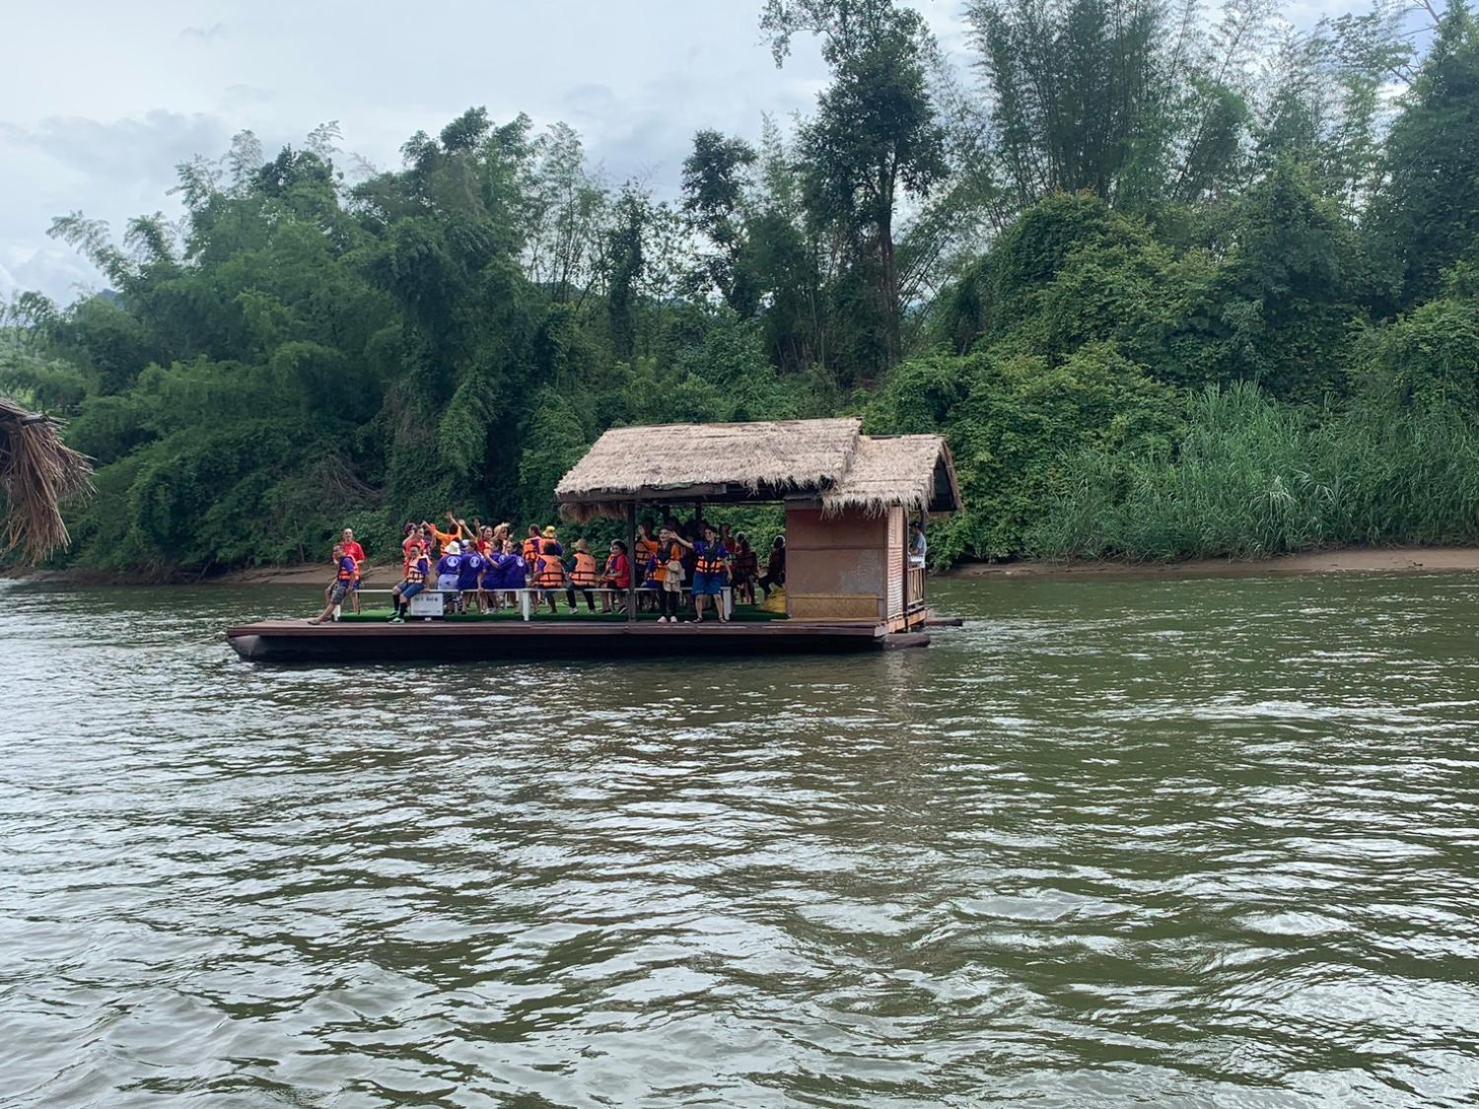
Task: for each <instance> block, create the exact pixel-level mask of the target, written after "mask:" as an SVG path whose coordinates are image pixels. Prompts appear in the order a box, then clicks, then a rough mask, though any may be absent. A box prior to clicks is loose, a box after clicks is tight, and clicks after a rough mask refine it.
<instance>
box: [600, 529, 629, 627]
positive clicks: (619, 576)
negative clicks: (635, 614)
mask: <svg viewBox="0 0 1479 1109" xmlns="http://www.w3.org/2000/svg"><path fill="white" fill-rule="evenodd" d="M601 584H602V585H603V586H605V587H606V588H607V589H613V590H615V591H616V600H615V603H614V604H613V603H612V594H610V593H602V594H601V610H602V611H603V612H610V611H612V609H613V608H615V609H617V610H619V611H622V612H625V611H626V607H627V591H628V590H629V589H631V587H632V560H631V559H630V558H629V557H628V556H627V545H626V544H625V543H623V542H622V541H621V540H620V539H613V540H612V541H611V553H610V554H609V555H608V556H607V557H606V565H605V567H604V568H603V569H602V571H601Z"/></svg>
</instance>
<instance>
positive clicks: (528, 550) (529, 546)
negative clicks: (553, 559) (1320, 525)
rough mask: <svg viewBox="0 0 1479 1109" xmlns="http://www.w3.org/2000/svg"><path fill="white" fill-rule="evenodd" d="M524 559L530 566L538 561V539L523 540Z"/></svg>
mask: <svg viewBox="0 0 1479 1109" xmlns="http://www.w3.org/2000/svg"><path fill="white" fill-rule="evenodd" d="M524 561H525V562H527V563H528V564H529V565H530V566H533V565H534V564H535V563H536V562H538V561H539V540H538V539H525V540H524Z"/></svg>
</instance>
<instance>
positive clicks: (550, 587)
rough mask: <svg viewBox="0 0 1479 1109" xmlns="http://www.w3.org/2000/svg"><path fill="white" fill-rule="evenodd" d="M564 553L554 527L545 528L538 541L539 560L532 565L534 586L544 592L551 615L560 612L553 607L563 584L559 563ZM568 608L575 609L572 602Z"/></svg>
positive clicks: (562, 568) (561, 564)
mask: <svg viewBox="0 0 1479 1109" xmlns="http://www.w3.org/2000/svg"><path fill="white" fill-rule="evenodd" d="M564 553H565V548H564V547H562V546H560V541H559V538H558V536H557V533H556V532H555V529H554V526H553V525H551V526H550V527H547V528H545V529H544V534H543V535H541V536H540V539H539V558H538V559H537V560H536V562H535V563H534V585H535V586H536V587H537V588H539V589H542V590H544V599H545V600H546V601H548V602H549V610H550V612H552V613H553V612H559V611H560V610H559V608H558V607H556V605H555V594H556V593H557V592H558V591H559V590H560V589H561V587H563V586H564V584H565V564H564V563H563V562H561V561H560V558H561V556H563V555H564ZM570 607H571V609H574V608H575V603H574V602H573V601H572V602H571V604H570Z"/></svg>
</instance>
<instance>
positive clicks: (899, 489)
mask: <svg viewBox="0 0 1479 1109" xmlns="http://www.w3.org/2000/svg"><path fill="white" fill-rule="evenodd" d="M938 467H944V471H945V473H944V475H943V476H944V477H945V480H946V482H947V483H948V484H949V486H950V489H949V490H948V500H949V502H950V504H951V505H952V507H954V506H955V504H956V503H957V502H958V499H959V498H958V495H957V493H956V491H955V473H954V464H953V463H952V462H951V460H950V452H949V450H948V449H947V448H946V446H945V441H944V440H943V439H941V438H940V437H939V436H938V435H899V436H894V437H891V438H884V439H877V438H872V437H870V436H866V435H864V436H862V437H861V441H860V442H859V444H858V452H857V454H855V455H854V456H853V460H852V465H851V466H849V467H848V470H847V472H846V473H845V474H844V475H843V476H842V479H841V480H840V481H838V482H837V483H836V484H835V485H833V486H832V487H831V488H829V489H827V490H825V491H824V492H823V493H822V511H823V512H824V513H826V514H828V515H835V514H836V513H839V512H844V511H846V510H848V509H861V510H862V511H864V512H867V513H869V514H871V515H875V516H877V515H881V514H883V513H884V512H886V511H887V510H888V509H889V507H890V506H891V505H902V506H903V507H904V508H906V509H908V510H910V511H911V512H913V511H919V512H923V511H926V510H927V509H928V508H929V507H930V504H931V502H932V501H934V500H935V499H936V488H935V486H936V480H935V472H936V469H937V468H938ZM942 492H945V491H942Z"/></svg>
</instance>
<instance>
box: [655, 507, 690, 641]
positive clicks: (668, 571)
mask: <svg viewBox="0 0 1479 1109" xmlns="http://www.w3.org/2000/svg"><path fill="white" fill-rule="evenodd" d="M657 541H658V544H659V548H658V552H657V575H656V576H657V580H658V581H659V582H661V583H662V591H661V592H660V593H659V594H658V600H659V601H660V602H661V603H662V608H661V609H660V610H659V611H660V612H661V613H662V615H660V616H659V617H658V618H657V622H658V623H659V624H676V623H678V608H679V606H680V604H681V603H682V600H683V580H684V578H685V577H686V576H687V571H686V570H685V569H684V568H683V556H684V554H685V553H688V552H691V551H692V550H693V544H692V543H690V542H689V541H688V540H687V539H684V538H683V536H681V535H679V534H678V531H677V529H676V528H671V527H667V528H663V529H662V531H660V532H658V533H657Z"/></svg>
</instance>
